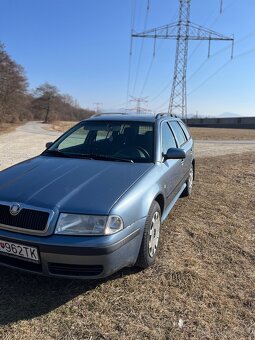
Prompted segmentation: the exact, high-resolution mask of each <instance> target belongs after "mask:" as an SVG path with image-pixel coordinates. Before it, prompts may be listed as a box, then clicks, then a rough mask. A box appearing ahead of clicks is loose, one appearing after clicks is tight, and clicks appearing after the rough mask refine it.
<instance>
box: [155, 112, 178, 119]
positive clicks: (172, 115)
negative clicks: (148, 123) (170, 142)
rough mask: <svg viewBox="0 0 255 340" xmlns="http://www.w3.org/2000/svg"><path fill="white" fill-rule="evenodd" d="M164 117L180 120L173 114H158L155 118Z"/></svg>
mask: <svg viewBox="0 0 255 340" xmlns="http://www.w3.org/2000/svg"><path fill="white" fill-rule="evenodd" d="M164 116H170V117H174V118H178V116H177V115H174V114H173V113H158V114H157V115H156V117H155V118H156V119H159V118H160V117H164Z"/></svg>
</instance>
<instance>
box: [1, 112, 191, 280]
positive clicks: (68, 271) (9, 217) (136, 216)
mask: <svg viewBox="0 0 255 340" xmlns="http://www.w3.org/2000/svg"><path fill="white" fill-rule="evenodd" d="M46 147H47V148H46V150H45V151H44V152H43V153H42V154H41V155H39V156H38V157H35V158H32V159H29V160H27V161H25V162H22V163H20V164H17V165H15V166H12V167H10V168H8V169H6V170H4V171H1V172H0V264H1V265H4V266H8V267H13V268H18V269H21V270H25V271H29V272H34V273H38V274H44V275H48V276H58V277H69V278H84V279H88V278H102V277H106V276H109V275H111V274H112V273H114V272H116V271H118V270H120V269H121V268H123V267H127V266H134V265H136V266H139V267H141V268H146V267H149V266H151V265H152V264H153V263H154V261H155V258H156V256H157V252H158V249H159V241H160V226H161V224H162V222H163V221H164V220H165V218H166V217H167V215H168V214H169V212H170V210H171V209H172V207H173V206H174V204H175V202H176V201H177V199H178V198H179V197H180V196H188V195H190V193H191V190H192V184H193V179H194V173H195V159H194V154H193V140H192V138H191V136H190V133H189V131H188V130H187V128H186V126H185V125H184V123H183V122H182V120H180V119H178V118H176V117H172V116H170V115H166V114H158V115H156V116H153V115H142V114H140V115H130V114H101V115H96V116H93V117H91V118H89V119H87V120H84V121H82V122H80V123H78V124H77V125H75V126H74V127H73V128H71V129H70V130H68V131H67V132H66V133H64V134H63V135H62V136H61V137H60V138H58V139H57V140H56V141H55V142H54V143H47V146H46Z"/></svg>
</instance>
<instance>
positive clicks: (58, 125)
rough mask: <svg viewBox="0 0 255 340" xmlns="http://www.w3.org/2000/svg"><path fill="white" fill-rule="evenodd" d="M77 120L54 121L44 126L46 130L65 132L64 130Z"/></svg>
mask: <svg viewBox="0 0 255 340" xmlns="http://www.w3.org/2000/svg"><path fill="white" fill-rule="evenodd" d="M75 124H77V122H73V121H71V122H69V121H56V122H53V123H52V124H50V125H47V126H45V129H46V130H49V131H58V132H65V131H66V130H68V129H70V128H71V127H73V126H74V125H75Z"/></svg>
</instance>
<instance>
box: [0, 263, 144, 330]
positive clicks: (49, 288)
mask: <svg viewBox="0 0 255 340" xmlns="http://www.w3.org/2000/svg"><path fill="white" fill-rule="evenodd" d="M0 270H1V281H0V301H1V303H0V326H3V325H7V324H10V323H13V322H16V321H19V320H29V319H32V318H34V317H37V316H41V315H45V314H47V313H49V312H50V311H52V310H54V309H56V308H58V307H60V306H61V305H63V304H65V303H67V302H68V301H71V300H72V299H74V298H75V297H77V296H78V295H80V294H84V293H86V292H88V291H90V290H93V289H95V288H96V287H98V286H99V285H101V284H103V283H105V282H107V281H112V280H115V279H118V278H120V277H123V276H127V275H131V274H134V273H137V272H138V271H139V269H137V268H124V269H122V270H121V271H119V272H118V273H115V274H113V275H112V276H111V277H109V278H107V279H101V280H70V279H57V278H48V277H43V276H39V275H34V274H28V273H22V272H19V271H17V270H12V269H8V268H4V267H1V268H0Z"/></svg>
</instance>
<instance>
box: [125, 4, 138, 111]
mask: <svg viewBox="0 0 255 340" xmlns="http://www.w3.org/2000/svg"><path fill="white" fill-rule="evenodd" d="M131 12H132V14H131V24H130V31H131V34H130V48H129V58H128V83H127V96H126V108H127V106H128V98H129V90H130V78H131V68H132V49H133V38H132V34H133V30H134V25H135V13H136V0H133V8H132V11H131Z"/></svg>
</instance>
